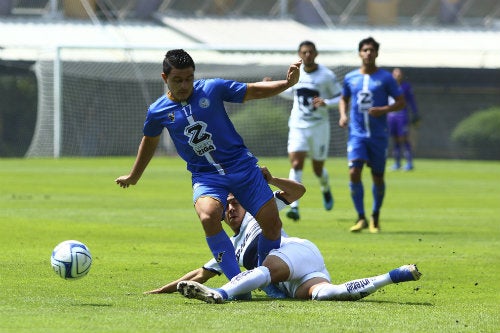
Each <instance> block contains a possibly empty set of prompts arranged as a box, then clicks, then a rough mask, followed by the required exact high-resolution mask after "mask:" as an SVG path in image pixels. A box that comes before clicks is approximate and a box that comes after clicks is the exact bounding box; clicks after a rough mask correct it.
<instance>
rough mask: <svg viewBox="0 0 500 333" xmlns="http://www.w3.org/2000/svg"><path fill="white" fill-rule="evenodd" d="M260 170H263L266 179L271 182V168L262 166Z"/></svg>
mask: <svg viewBox="0 0 500 333" xmlns="http://www.w3.org/2000/svg"><path fill="white" fill-rule="evenodd" d="M260 171H261V172H262V175H263V176H264V179H265V180H266V182H268V183H269V182H270V181H271V179H273V176H272V175H271V172H270V171H269V169H268V168H267V167H266V166H261V167H260Z"/></svg>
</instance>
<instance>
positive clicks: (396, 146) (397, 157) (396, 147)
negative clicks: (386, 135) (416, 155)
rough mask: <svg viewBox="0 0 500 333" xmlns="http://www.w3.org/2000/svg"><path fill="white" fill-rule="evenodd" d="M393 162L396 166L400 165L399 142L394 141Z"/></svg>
mask: <svg viewBox="0 0 500 333" xmlns="http://www.w3.org/2000/svg"><path fill="white" fill-rule="evenodd" d="M393 154H394V164H395V165H396V166H398V167H399V166H400V165H401V144H400V143H399V142H397V143H394V152H393Z"/></svg>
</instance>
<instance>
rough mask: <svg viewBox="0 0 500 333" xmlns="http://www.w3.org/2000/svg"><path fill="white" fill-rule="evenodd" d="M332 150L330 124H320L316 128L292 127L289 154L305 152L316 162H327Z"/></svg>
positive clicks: (289, 134) (289, 136) (289, 133)
mask: <svg viewBox="0 0 500 333" xmlns="http://www.w3.org/2000/svg"><path fill="white" fill-rule="evenodd" d="M329 148H330V124H329V123H327V122H324V123H320V124H318V125H316V126H314V127H308V128H296V127H290V129H289V131H288V147H287V150H288V153H292V152H298V151H305V152H308V153H309V156H310V157H311V158H312V159H313V160H316V161H325V160H326V159H327V157H328V149H329Z"/></svg>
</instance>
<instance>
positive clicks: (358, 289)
mask: <svg viewBox="0 0 500 333" xmlns="http://www.w3.org/2000/svg"><path fill="white" fill-rule="evenodd" d="M376 290H377V287H375V285H374V284H373V282H372V281H371V280H370V279H368V278H365V279H358V280H352V281H349V282H346V283H343V284H339V285H334V284H329V283H324V284H320V285H317V286H316V287H314V289H313V290H312V293H311V298H312V299H314V300H318V301H327V300H328V301H357V300H358V299H361V298H363V297H366V296H368V295H370V294H373V293H374V292H375V291H376Z"/></svg>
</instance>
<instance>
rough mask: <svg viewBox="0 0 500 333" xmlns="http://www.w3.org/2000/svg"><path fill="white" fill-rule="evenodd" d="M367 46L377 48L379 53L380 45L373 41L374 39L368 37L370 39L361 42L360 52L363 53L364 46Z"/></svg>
mask: <svg viewBox="0 0 500 333" xmlns="http://www.w3.org/2000/svg"><path fill="white" fill-rule="evenodd" d="M366 44H371V45H373V47H374V48H375V51H377V52H378V48H379V47H380V44H379V43H378V42H377V41H376V40H375V39H373V37H368V38H365V39H362V40H361V42H359V46H358V51H361V48H362V47H363V45H366Z"/></svg>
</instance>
